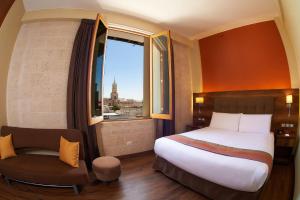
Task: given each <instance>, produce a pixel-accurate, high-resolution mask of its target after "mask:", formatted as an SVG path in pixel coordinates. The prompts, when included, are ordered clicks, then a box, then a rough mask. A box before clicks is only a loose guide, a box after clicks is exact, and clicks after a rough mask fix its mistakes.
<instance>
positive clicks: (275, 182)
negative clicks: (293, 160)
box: [0, 153, 294, 200]
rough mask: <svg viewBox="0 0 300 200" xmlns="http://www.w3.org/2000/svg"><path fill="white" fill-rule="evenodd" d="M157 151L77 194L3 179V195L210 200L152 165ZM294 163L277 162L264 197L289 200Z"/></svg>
mask: <svg viewBox="0 0 300 200" xmlns="http://www.w3.org/2000/svg"><path fill="white" fill-rule="evenodd" d="M153 160H154V154H153V153H147V154H145V155H142V156H138V157H133V158H124V159H122V160H121V163H122V176H121V178H120V179H119V181H117V182H113V183H110V184H107V185H105V184H102V183H98V182H94V183H92V184H90V185H88V186H86V187H85V188H84V189H83V191H82V192H81V193H80V195H78V196H76V195H75V194H74V193H73V191H72V189H70V188H45V187H37V186H30V185H25V184H21V183H16V182H13V183H12V185H11V186H7V185H6V184H5V183H4V181H3V180H2V179H1V180H0V199H1V200H2V199H4V200H6V199H7V200H13V199H17V200H19V199H20V200H21V199H22V200H23V199H28V200H29V199H30V200H68V199H74V200H79V199H80V200H93V199H109V200H114V199H126V200H127V199H128V200H156V199H157V200H159V199H163V200H165V199H180V200H193V199H195V200H196V199H199V200H207V199H206V198H205V197H203V196H201V195H200V194H198V193H196V192H193V191H192V190H190V189H188V188H185V187H183V186H181V185H180V184H178V183H176V182H175V181H173V180H171V179H169V178H167V177H165V176H164V175H163V174H161V173H159V172H155V171H154V170H153V169H152V163H153ZM292 169H293V168H292V165H274V168H273V171H272V175H271V178H270V181H269V183H268V185H267V187H266V190H265V191H263V194H262V200H288V199H289V197H290V193H291V188H292V187H291V183H292V178H293V176H294V175H293V173H292Z"/></svg>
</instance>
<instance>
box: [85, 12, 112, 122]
mask: <svg viewBox="0 0 300 200" xmlns="http://www.w3.org/2000/svg"><path fill="white" fill-rule="evenodd" d="M100 22H101V23H102V24H103V25H104V26H105V28H106V32H108V26H107V24H106V22H105V21H104V20H103V18H102V16H101V15H100V14H97V18H96V21H95V25H94V29H93V35H92V40H91V46H90V53H89V54H90V55H89V65H88V77H87V118H88V125H94V124H97V123H99V122H101V121H103V110H102V115H100V116H96V117H93V116H92V102H91V100H92V91H91V90H92V74H93V61H94V49H95V42H96V37H97V31H98V28H99V23H100ZM105 37H106V39H105V46H104V53H103V62H102V80H101V81H102V83H103V75H104V63H105V49H106V40H107V33H106V36H105ZM102 92H103V84H102ZM101 98H102V99H101V106H102V109H103V94H102V95H101Z"/></svg>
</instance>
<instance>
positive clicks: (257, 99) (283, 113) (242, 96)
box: [193, 89, 299, 134]
mask: <svg viewBox="0 0 300 200" xmlns="http://www.w3.org/2000/svg"><path fill="white" fill-rule="evenodd" d="M288 94H291V95H293V103H292V104H291V109H290V116H289V115H288V112H289V109H288V107H287V104H286V95H288ZM193 95H194V97H193V99H194V100H193V124H194V125H197V126H208V125H209V123H210V120H211V116H212V113H213V112H226V113H246V114H272V127H271V129H272V131H274V130H276V129H280V128H282V127H281V125H282V124H283V123H292V124H294V127H292V128H290V129H293V131H294V132H295V134H296V133H297V128H298V118H299V89H275V90H245V91H224V92H203V93H194V94H193ZM196 97H203V98H204V103H202V104H197V103H196V101H195V99H196Z"/></svg>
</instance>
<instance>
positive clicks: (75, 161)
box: [59, 136, 79, 167]
mask: <svg viewBox="0 0 300 200" xmlns="http://www.w3.org/2000/svg"><path fill="white" fill-rule="evenodd" d="M59 159H60V160H61V161H63V162H65V163H67V164H69V165H71V166H72V167H79V142H70V141H68V140H66V139H65V138H64V137H62V136H61V137H60V146H59Z"/></svg>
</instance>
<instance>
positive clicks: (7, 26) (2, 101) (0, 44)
mask: <svg viewBox="0 0 300 200" xmlns="http://www.w3.org/2000/svg"><path fill="white" fill-rule="evenodd" d="M24 12H25V10H24V6H23V1H22V0H16V1H15V2H14V4H13V5H12V7H11V8H10V10H9V11H8V13H7V15H6V17H5V19H4V21H3V23H2V25H1V27H0V71H1V72H0V127H1V126H2V125H6V124H7V118H6V83H7V75H8V68H9V63H10V58H11V55H12V52H13V48H14V44H15V41H16V38H17V35H18V32H19V29H20V27H21V24H22V23H21V19H22V17H23V15H24Z"/></svg>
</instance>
